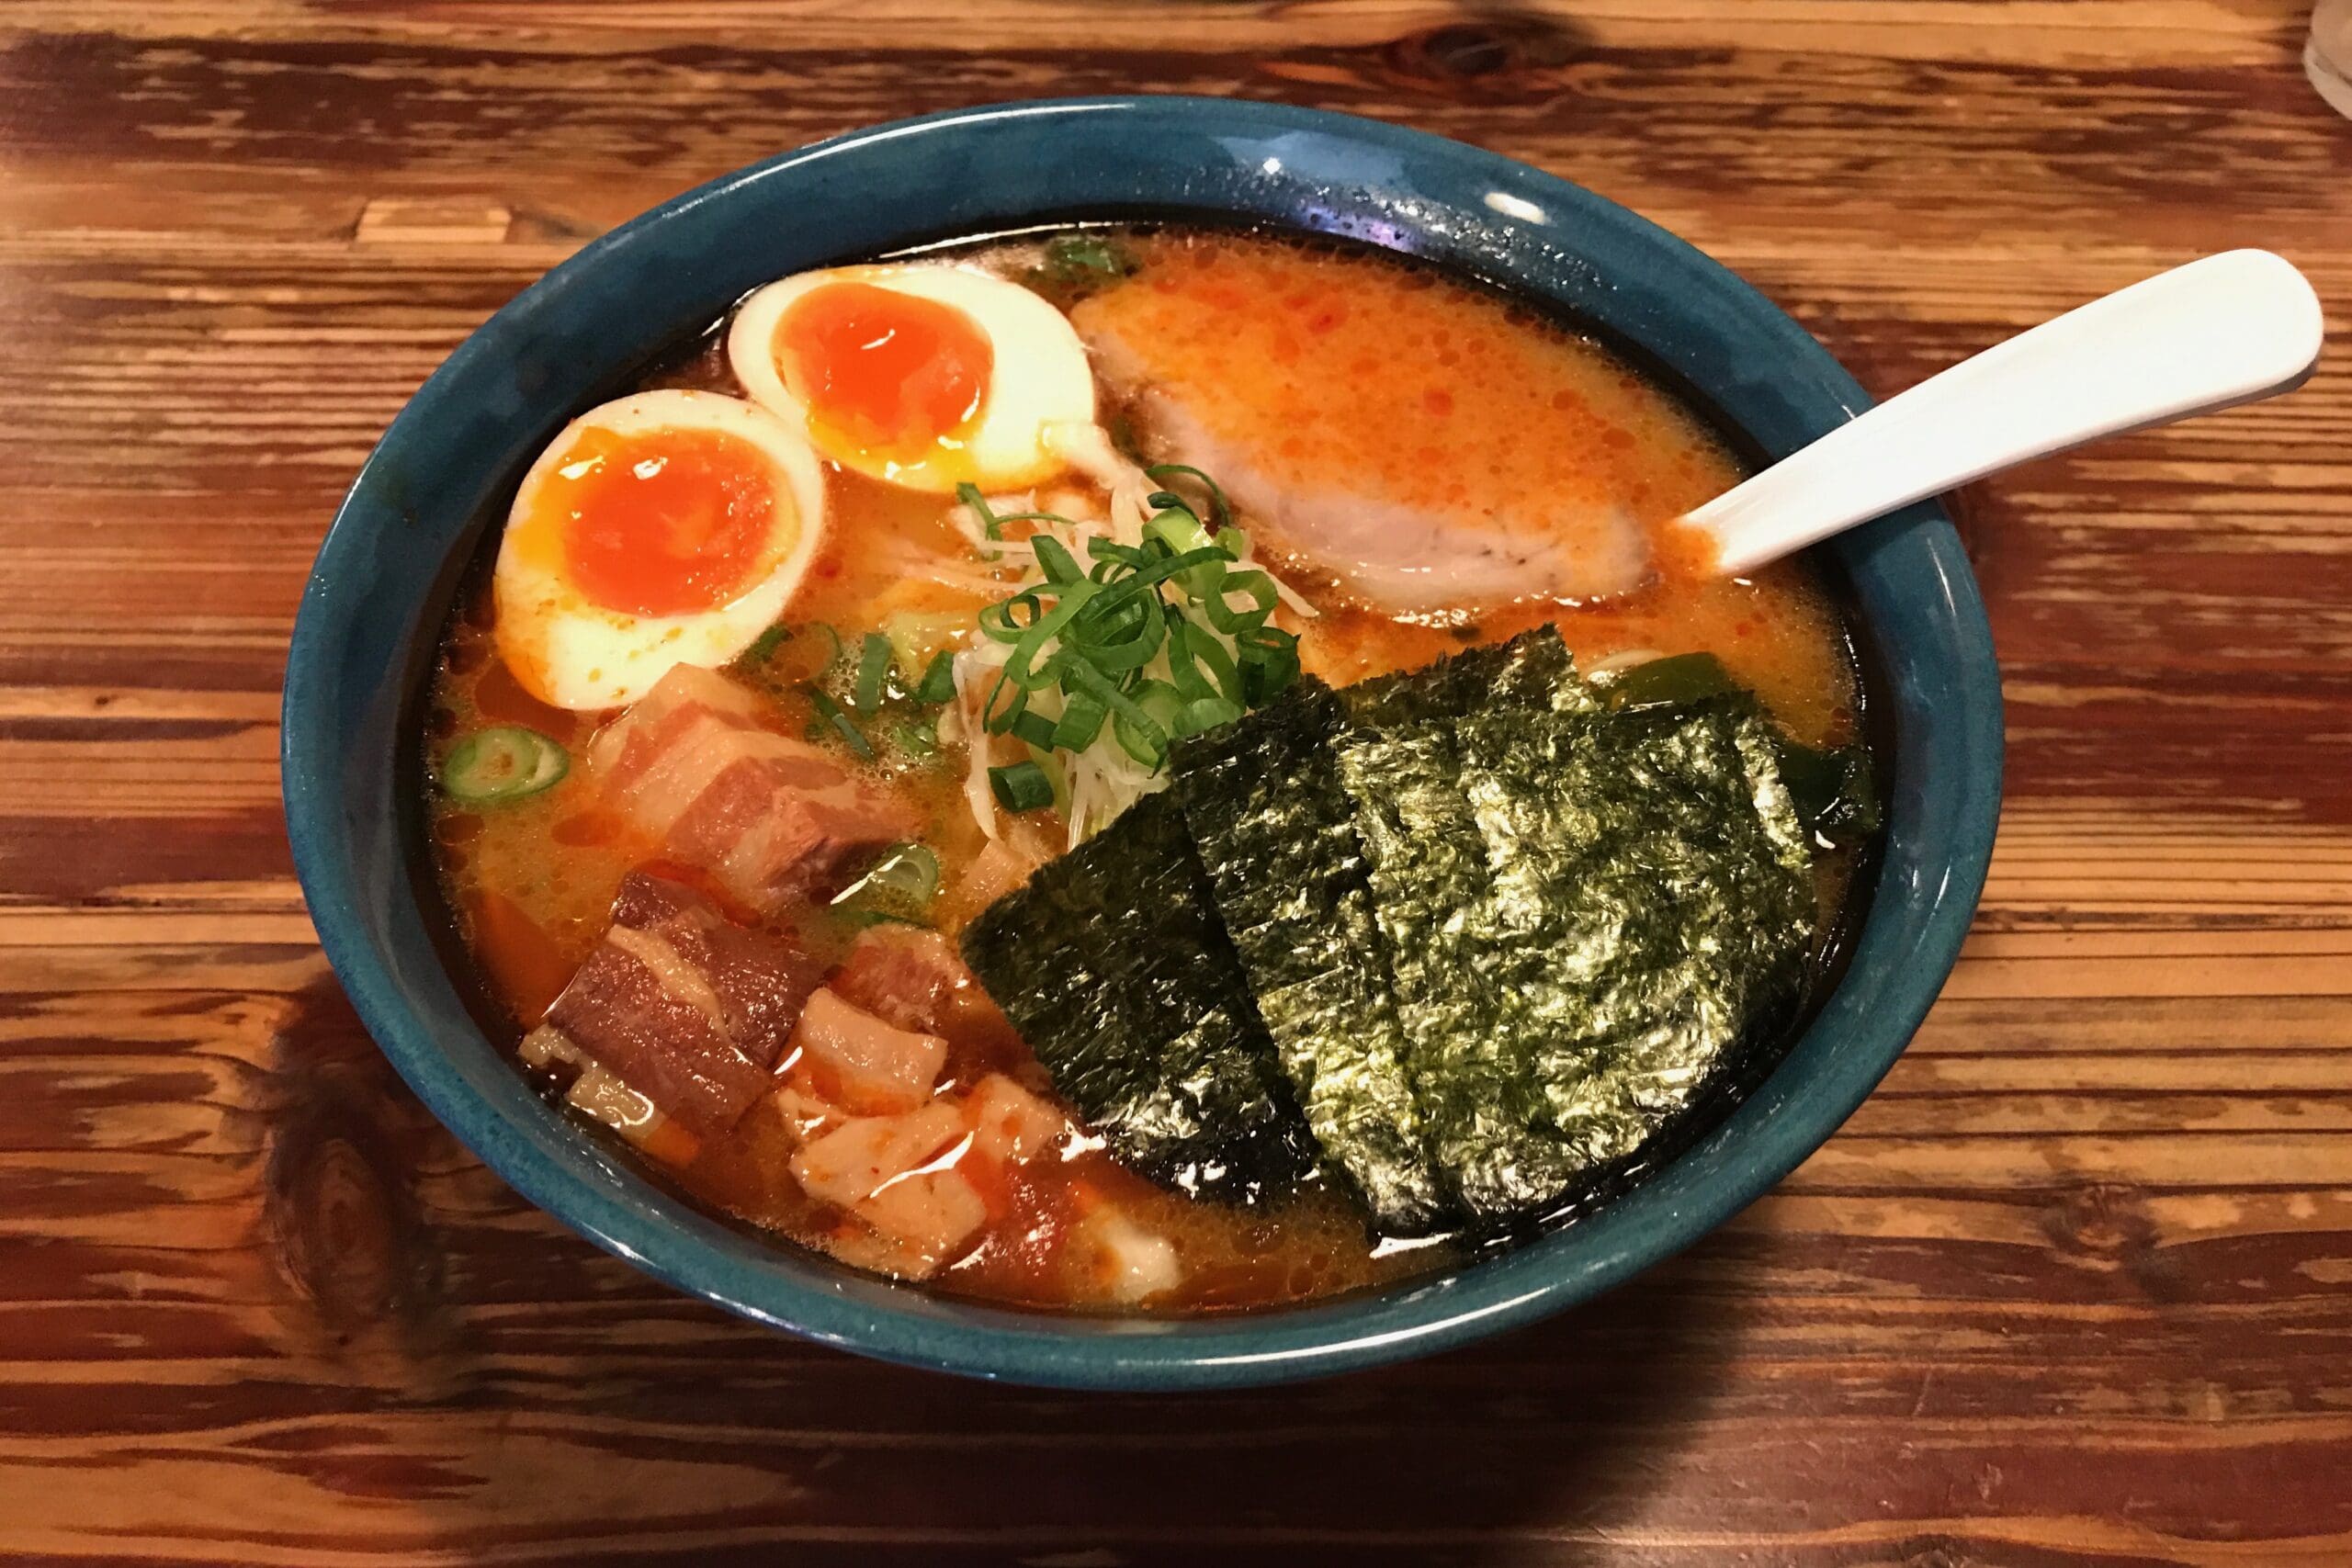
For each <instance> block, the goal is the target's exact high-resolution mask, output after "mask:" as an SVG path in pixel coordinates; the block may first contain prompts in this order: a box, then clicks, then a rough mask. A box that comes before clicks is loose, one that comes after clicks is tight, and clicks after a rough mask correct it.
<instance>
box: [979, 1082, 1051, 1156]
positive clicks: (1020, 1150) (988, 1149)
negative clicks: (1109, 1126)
mask: <svg viewBox="0 0 2352 1568" xmlns="http://www.w3.org/2000/svg"><path fill="white" fill-rule="evenodd" d="M964 1104H965V1109H966V1111H967V1113H968V1114H969V1115H970V1117H971V1121H972V1139H973V1145H972V1146H973V1147H974V1148H976V1149H977V1150H978V1151H979V1152H980V1153H982V1154H984V1155H987V1156H989V1157H990V1158H991V1159H994V1160H997V1161H998V1162H1000V1163H1001V1164H1004V1165H1019V1164H1021V1163H1023V1161H1025V1160H1032V1159H1035V1158H1036V1157H1037V1156H1039V1155H1042V1154H1045V1153H1046V1152H1047V1151H1048V1150H1051V1149H1053V1148H1055V1147H1057V1146H1058V1145H1060V1144H1061V1143H1062V1141H1063V1140H1064V1139H1066V1138H1067V1137H1069V1134H1070V1132H1071V1131H1072V1129H1071V1126H1070V1121H1069V1117H1067V1116H1065V1115H1063V1114H1062V1113H1061V1111H1058V1110H1057V1109H1056V1108H1055V1107H1054V1106H1053V1105H1052V1104H1051V1103H1049V1102H1048V1101H1046V1100H1041V1099H1039V1098H1038V1097H1037V1096H1036V1095H1034V1094H1032V1093H1030V1092H1029V1091H1028V1090H1027V1089H1023V1088H1022V1087H1021V1086H1020V1085H1019V1084H1017V1083H1015V1082H1013V1081H1012V1079H1011V1078H1009V1077H1005V1076H1004V1075H1003V1074H1002V1073H990V1074H989V1076H988V1077H984V1078H982V1079H981V1080H980V1081H979V1082H978V1084H976V1085H974V1086H973V1089H972V1092H971V1093H970V1094H969V1095H968V1096H967V1097H966V1099H965V1101H964Z"/></svg>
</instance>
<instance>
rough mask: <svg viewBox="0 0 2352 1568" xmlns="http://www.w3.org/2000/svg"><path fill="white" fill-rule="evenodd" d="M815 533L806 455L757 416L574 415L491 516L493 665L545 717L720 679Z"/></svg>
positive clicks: (723, 412) (791, 577) (709, 410)
mask: <svg viewBox="0 0 2352 1568" xmlns="http://www.w3.org/2000/svg"><path fill="white" fill-rule="evenodd" d="M824 523H825V481H824V472H823V470H822V468H820V466H819V464H818V461H817V456H816V454H815V453H813V452H811V451H810V450H809V443H808V442H807V441H806V440H805V439H803V438H802V436H801V434H800V432H799V431H798V430H797V428H795V427H794V426H793V425H792V424H790V423H786V421H784V420H782V419H779V418H777V417H776V416H775V414H772V413H770V412H767V411H766V410H764V409H761V408H757V407H754V406H753V405H752V404H750V403H747V402H745V401H743V400H741V399H740V398H729V397H723V396H721V395H719V394H718V393H716V392H686V391H659V392H639V393H636V394H635V395H633V396H630V397H626V398H621V399H619V400H616V401H613V402H609V403H605V404H603V405H601V406H599V407H596V408H593V409H590V410H589V411H588V412H586V413H583V414H582V415H581V416H580V417H579V418H578V419H575V420H573V421H572V422H571V423H570V424H567V425H565V426H564V427H563V433H562V434H560V435H558V436H557V437H556V438H555V440H554V441H553V442H551V443H549V444H548V449H547V450H546V451H545V452H542V453H541V454H539V460H538V461H537V462H536V463H534V464H532V465H531V471H530V472H529V473H527V474H526V475H524V476H523V487H522V489H521V490H519V491H516V492H515V507H514V510H513V511H512V512H511V513H508V514H507V519H506V535H505V537H504V538H503V540H502V541H501V542H500V544H499V547H498V565H497V568H496V570H495V571H494V573H493V574H492V592H493V594H494V595H495V597H496V600H497V604H498V623H497V624H498V652H499V656H500V657H501V658H502V659H503V660H505V661H506V666H507V668H508V669H510V670H512V671H514V673H515V679H516V680H517V681H519V682H521V683H522V684H523V686H524V688H525V689H526V691H528V692H529V693H530V694H532V695H533V696H535V697H537V698H538V699H539V700H540V701H542V702H545V703H549V704H552V705H555V706H557V707H561V708H583V709H585V708H608V707H618V706H620V705H623V704H626V703H632V702H635V701H636V700H637V699H638V698H639V697H640V696H642V695H643V694H645V693H646V691H647V690H648V689H650V687H651V686H652V684H653V683H654V682H656V681H659V680H660V679H661V678H662V676H663V675H665V674H667V673H668V672H669V671H670V670H671V668H672V667H673V666H674V665H679V664H699V665H705V666H716V665H720V664H724V663H726V662H727V661H728V660H730V659H732V658H734V657H735V656H736V655H737V654H739V653H741V652H742V651H743V649H745V648H747V647H749V646H750V645H751V644H752V641H753V640H754V639H756V638H757V637H759V635H760V634H761V633H762V632H763V631H764V630H766V629H767V627H768V626H771V625H772V624H774V623H775V620H776V619H777V617H778V616H779V615H782V614H783V611H784V607H785V604H786V601H787V600H789V599H790V598H791V597H792V591H793V590H794V589H795V588H796V587H797V586H798V585H799V582H800V580H801V578H802V576H803V575H805V574H806V573H807V571H808V570H809V560H810V558H812V557H813V556H814V555H815V554H816V550H817V542H818V539H819V537H820V536H821V535H822V534H823V532H824Z"/></svg>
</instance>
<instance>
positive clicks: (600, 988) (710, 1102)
mask: <svg viewBox="0 0 2352 1568" xmlns="http://www.w3.org/2000/svg"><path fill="white" fill-rule="evenodd" d="M821 973H822V972H821V970H820V967H819V966H818V964H816V963H815V962H814V961H813V960H811V959H810V958H809V955H808V953H805V952H803V951H802V950H801V948H800V947H799V946H798V945H797V943H796V942H793V941H792V940H790V939H789V938H787V937H785V936H781V935H778V934H776V933H775V932H773V931H755V930H752V928H750V927H747V926H741V925H738V924H736V923H735V922H734V921H732V920H730V919H728V918H727V916H726V915H725V914H724V913H723V912H722V911H721V910H720V909H719V908H718V905H717V904H715V903H713V902H712V901H711V900H710V899H709V898H708V897H705V896H704V895H703V894H701V893H698V892H696V891H695V889H694V888H692V887H689V886H686V885H685V884H684V883H681V882H675V881H672V880H669V879H668V878H665V877H662V876H657V875H653V874H650V873H647V872H642V871H640V872H633V873H631V874H629V875H628V878H627V879H626V880H625V881H623V882H622V884H621V889H620V896H619V897H617V898H616V899H615V900H614V904H613V923H612V925H611V927H610V929H608V930H607V931H605V940H604V941H603V942H600V943H598V944H597V946H596V948H595V950H594V952H593V953H590V954H589V955H588V960H587V962H586V963H584V964H582V965H581V966H580V970H579V972H578V973H577V974H575V975H574V976H572V978H571V984H570V985H568V986H566V987H564V988H563V993H562V994H561V995H560V996H559V997H557V998H556V999H555V1005H554V1006H552V1007H550V1008H549V1009H548V1016H547V1021H546V1022H545V1023H544V1024H542V1025H541V1026H540V1027H539V1028H538V1029H537V1030H536V1031H534V1032H533V1033H532V1035H531V1037H530V1038H529V1039H528V1040H526V1042H525V1045H524V1054H525V1056H526V1060H533V1061H535V1062H537V1064H538V1065H540V1066H548V1067H553V1066H559V1065H562V1064H567V1063H568V1064H571V1065H573V1066H580V1067H581V1068H582V1074H581V1077H580V1078H579V1079H578V1080H576V1081H575V1082H574V1084H573V1086H572V1089H571V1094H570V1098H571V1100H572V1102H573V1103H574V1104H575V1105H579V1106H580V1107H581V1108H582V1109H583V1110H586V1111H589V1112H590V1114H592V1115H594V1116H596V1117H597V1118H598V1119H599V1120H601V1121H604V1122H607V1123H608V1124H610V1125H612V1126H614V1127H615V1128H616V1129H617V1130H618V1131H620V1132H621V1133H623V1134H625V1135H628V1136H629V1137H631V1138H633V1139H634V1140H635V1141H637V1142H639V1144H642V1145H646V1146H647V1147H648V1148H649V1149H650V1150H651V1151H652V1152H655V1153H657V1154H662V1155H664V1156H665V1157H672V1158H675V1157H677V1156H680V1155H684V1156H686V1157H691V1150H692V1148H693V1146H695V1145H698V1144H699V1142H700V1141H701V1140H702V1139H705V1138H708V1137H711V1136H714V1135H716V1134H720V1133H723V1132H725V1131H726V1130H727V1129H728V1128H729V1127H731V1126H733V1125H734V1124H735V1122H736V1121H737V1120H738V1119H739V1118H740V1117H741V1115H742V1114H743V1112H744V1111H746V1110H748V1109H749V1108H750V1107H751V1105H752V1102H753V1101H754V1100H757V1099H758V1098H759V1097H760V1096H761V1095H762V1094H763V1093H765V1092H766V1091H767V1089H769V1087H770V1085H771V1082H772V1073H773V1069H774V1067H775V1062H776V1059H777V1057H778V1056H780V1055H782V1054H783V1052H784V1049H785V1045H786V1042H787V1041H789V1040H790V1039H791V1038H792V1034H793V1030H794V1027H795V1026H796V1025H797V1023H798V1022H799V1021H800V1015H801V1010H802V1007H803V1005H804V1004H805V1003H806V1001H807V1000H808V998H809V993H810V992H811V991H812V990H814V989H815V987H816V985H817V982H818V980H819V979H820V977H821Z"/></svg>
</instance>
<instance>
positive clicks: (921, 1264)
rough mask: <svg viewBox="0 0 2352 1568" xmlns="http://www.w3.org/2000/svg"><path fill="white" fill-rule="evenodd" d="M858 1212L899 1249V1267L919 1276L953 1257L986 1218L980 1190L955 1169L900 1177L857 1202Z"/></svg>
mask: <svg viewBox="0 0 2352 1568" xmlns="http://www.w3.org/2000/svg"><path fill="white" fill-rule="evenodd" d="M856 1213H857V1217H858V1218H860V1219H862V1220H864V1221H865V1223H866V1224H868V1225H870V1226H871V1227H873V1230H874V1234H875V1235H878V1236H880V1237H882V1238H884V1239H885V1240H887V1241H888V1242H890V1243H891V1244H892V1245H893V1246H894V1247H897V1248H898V1249H899V1253H900V1254H901V1255H902V1258H903V1259H904V1261H902V1262H900V1264H899V1270H898V1271H899V1273H902V1274H911V1275H915V1276H916V1277H918V1278H920V1277H921V1276H923V1275H927V1274H930V1273H932V1272H933V1271H934V1270H936V1269H938V1268H939V1266H940V1265H942V1264H944V1263H948V1262H951V1261H953V1260H954V1259H955V1258H956V1256H957V1255H958V1254H959V1253H961V1252H962V1251H963V1250H964V1247H965V1245H966V1244H967V1243H968V1242H969V1241H970V1240H971V1239H972V1236H973V1235H974V1233H976V1232H977V1231H978V1230H979V1228H980V1227H981V1226H982V1225H984V1224H987V1223H988V1217H989V1211H988V1204H987V1203H986V1202H985V1201H983V1200H982V1199H981V1197H980V1194H979V1190H978V1188H975V1187H974V1186H973V1185H972V1184H971V1182H969V1181H968V1180H967V1179H965V1177H964V1173H963V1172H961V1171H957V1170H933V1171H924V1172H921V1173H919V1174H917V1175H912V1176H908V1177H905V1178H902V1179H899V1180H897V1181H894V1182H892V1183H890V1184H889V1185H888V1187H885V1188H883V1189H882V1190H880V1191H879V1192H876V1194H875V1195H874V1196H873V1197H871V1198H868V1199H867V1200H866V1201H865V1202H863V1203H860V1204H859V1205H858V1206H857V1209H856Z"/></svg>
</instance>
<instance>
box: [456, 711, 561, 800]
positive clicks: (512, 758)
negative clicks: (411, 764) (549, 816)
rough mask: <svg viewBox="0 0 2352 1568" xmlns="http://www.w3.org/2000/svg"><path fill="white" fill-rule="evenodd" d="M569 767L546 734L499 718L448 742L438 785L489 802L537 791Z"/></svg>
mask: <svg viewBox="0 0 2352 1568" xmlns="http://www.w3.org/2000/svg"><path fill="white" fill-rule="evenodd" d="M570 772H571V754H570V753H569V752H567V751H566V750H564V749H563V748H562V747H561V746H560V745H558V744H557V743H556V741H555V739H553V738H552V737H549V736H546V735H542V734H540V733H539V732H538V731H537V730H536V729H526V728H523V726H521V725H519V724H499V725H492V727H491V728H488V729H478V730H476V731H474V732H473V733H472V734H471V735H469V736H467V737H466V738H465V739H462V740H460V741H458V743H457V744H456V745H455V746H452V747H450V748H449V755H448V756H447V758H445V759H444V760H443V761H442V763H441V787H442V789H443V790H444V791H445V792H447V795H448V796H449V798H450V799H452V800H461V801H464V802H466V803H467V804H468V805H469V806H490V805H494V804H497V803H499V802H501V801H508V800H520V799H522V798H523V797H524V796H525V795H537V794H538V793H539V791H541V790H543V789H547V788H548V787H549V786H551V785H553V784H557V783H558V782H560V780H561V779H562V778H563V775H564V774H565V773H570Z"/></svg>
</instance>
